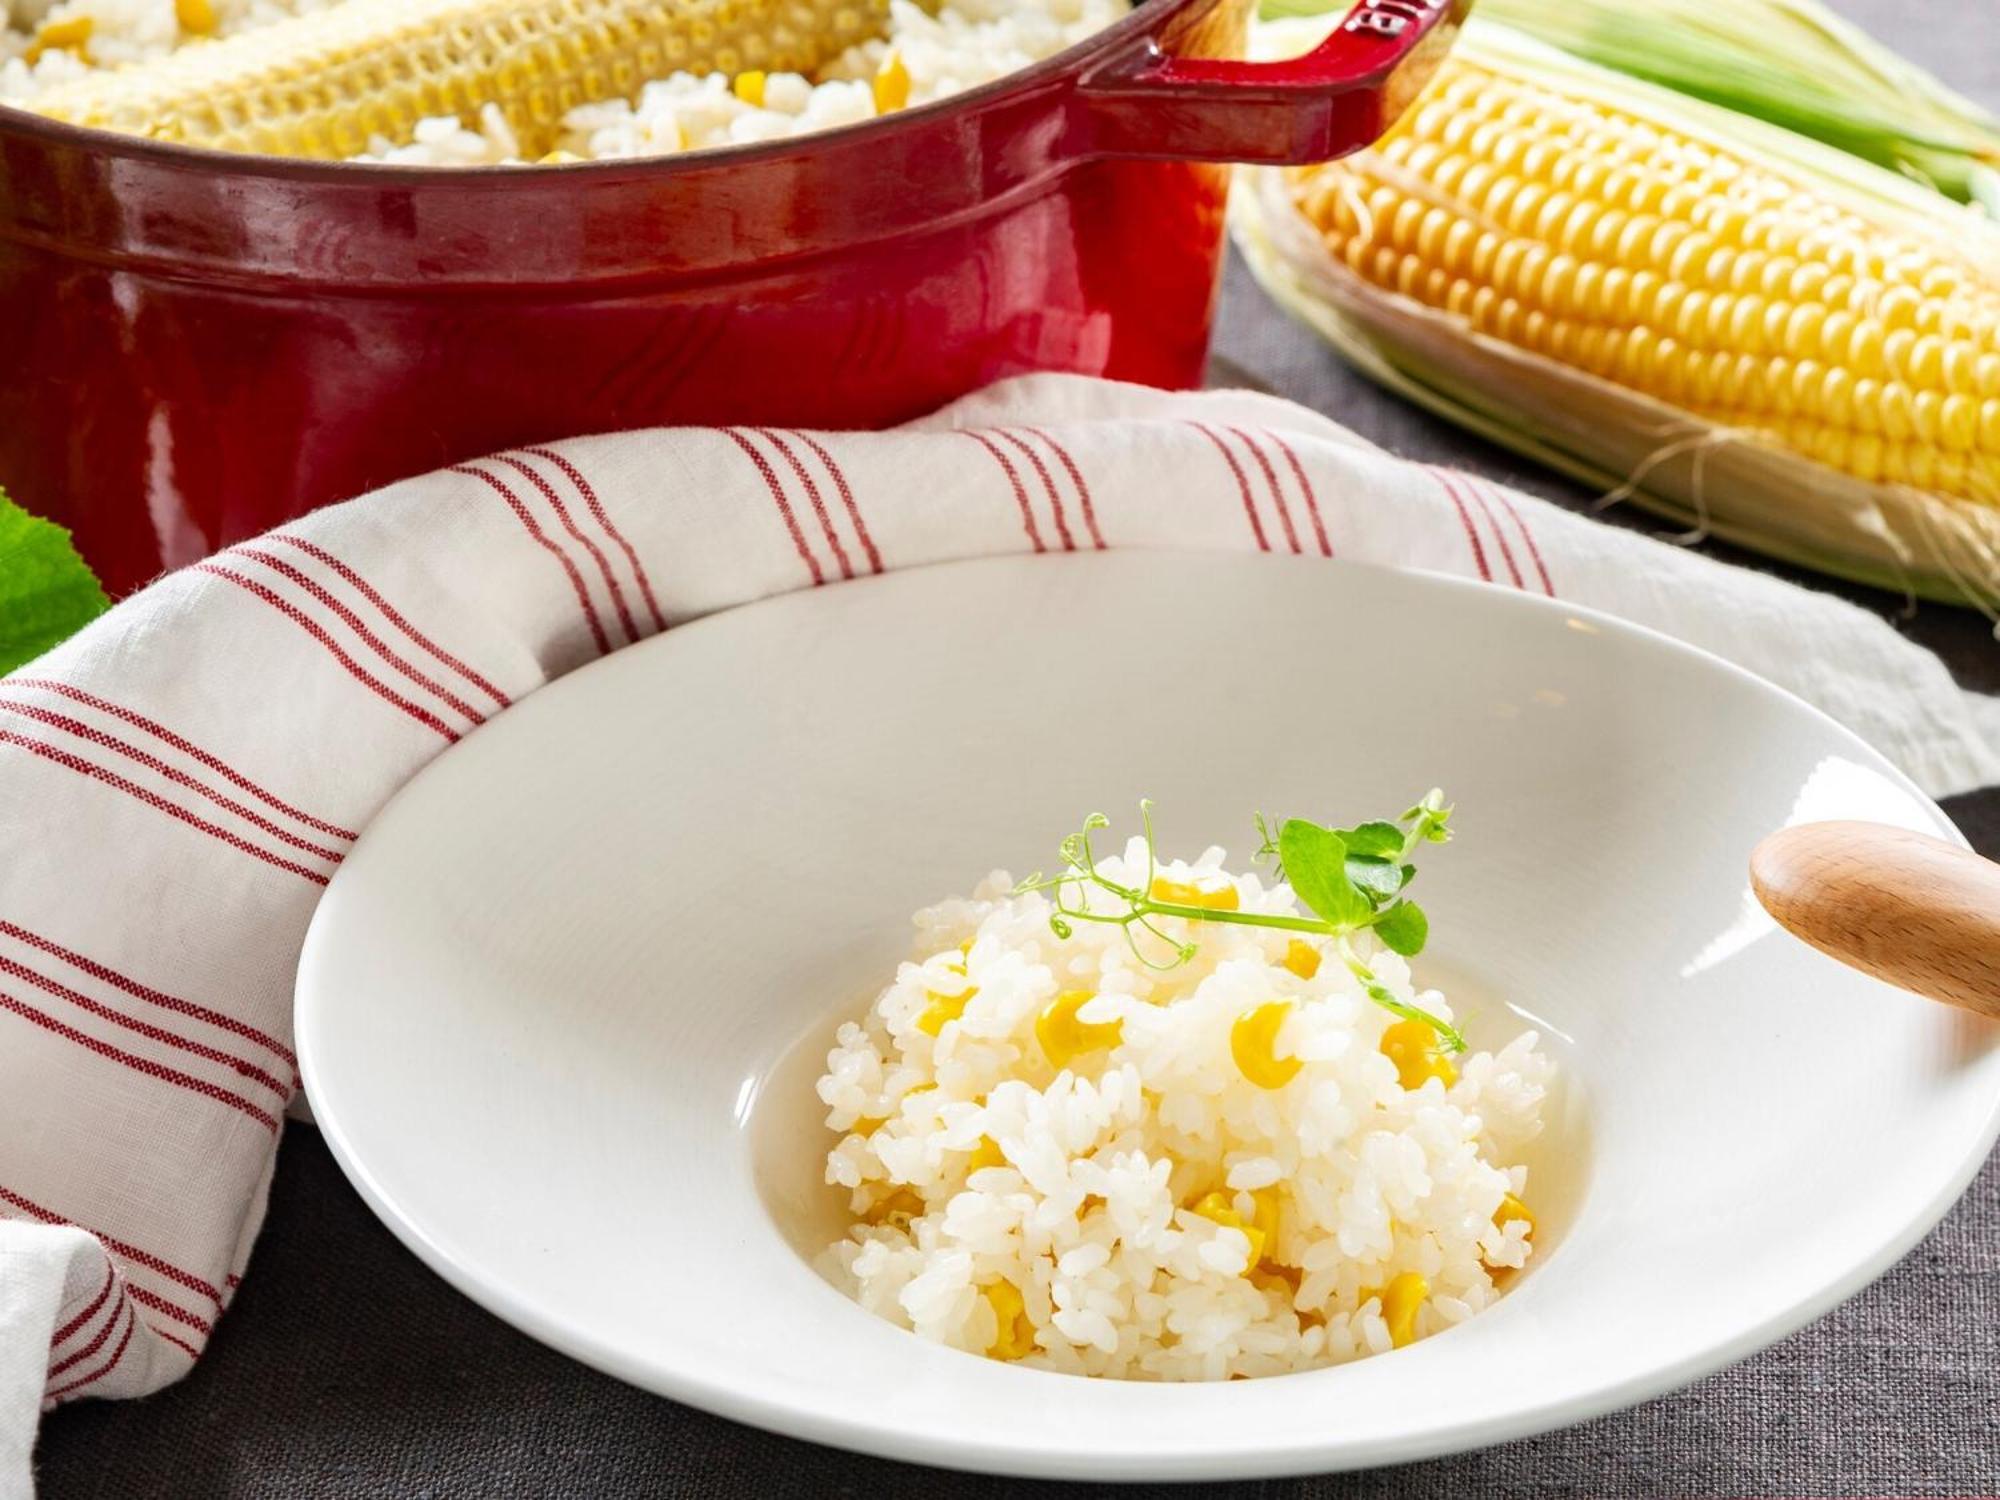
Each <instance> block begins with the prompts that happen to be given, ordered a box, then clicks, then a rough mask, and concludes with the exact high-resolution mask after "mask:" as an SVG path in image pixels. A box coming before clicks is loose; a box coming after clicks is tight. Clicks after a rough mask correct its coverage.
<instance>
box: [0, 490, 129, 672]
mask: <svg viewBox="0 0 2000 1500" xmlns="http://www.w3.org/2000/svg"><path fill="white" fill-rule="evenodd" d="M109 608H111V601H110V600H109V599H107V598H105V596H104V589H103V588H102V586H100V585H99V583H98V581H97V579H96V577H95V575H93V574H92V573H91V571H90V569H89V568H88V567H86V566H85V565H84V561H83V559H82V558H80V557H78V556H77V555H76V548H75V547H74V546H72V545H71V544H70V539H69V533H68V532H67V531H64V530H63V529H62V527H60V526H57V525H56V524H55V523H54V522H52V521H42V520H38V519H36V518H35V517H34V516H31V515H29V514H28V513H27V512H26V511H25V510H22V509H21V507H20V506H18V505H16V504H15V503H14V502H13V501H11V500H9V499H8V498H7V496H6V493H5V492H4V491H0V673H6V672H11V671H13V670H14V668H16V667H18V666H20V665H21V664H22V663H23V662H29V661H33V660H34V659H35V658H36V657H38V656H40V655H41V654H42V653H43V652H44V651H47V650H48V649H50V648H51V647H52V646H58V645H60V644H61V643H62V642H64V641H66V640H68V639H69V637H71V636H72V635H75V634H76V632H77V631H79V630H81V629H82V628H83V627H84V626H86V625H88V624H89V623H90V622H91V621H92V620H94V619H96V618H97V617H98V616H99V615H101V614H103V613H104V611H106V610H107V609H109Z"/></svg>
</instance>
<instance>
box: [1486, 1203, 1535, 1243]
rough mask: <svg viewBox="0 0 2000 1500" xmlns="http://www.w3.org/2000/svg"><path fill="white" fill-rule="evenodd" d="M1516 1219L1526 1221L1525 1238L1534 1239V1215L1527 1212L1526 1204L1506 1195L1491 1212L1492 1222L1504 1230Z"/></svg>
mask: <svg viewBox="0 0 2000 1500" xmlns="http://www.w3.org/2000/svg"><path fill="white" fill-rule="evenodd" d="M1516 1219H1523V1220H1526V1221H1527V1225H1528V1234H1527V1238H1529V1239H1533V1238H1534V1237H1535V1216H1534V1214H1533V1213H1532V1212H1530V1211H1529V1208H1528V1205H1527V1204H1525V1203H1523V1202H1522V1201H1521V1200H1520V1199H1519V1198H1516V1197H1515V1196H1514V1195H1513V1194H1512V1193H1508V1194H1507V1195H1506V1196H1505V1197H1503V1198H1502V1199H1501V1200H1500V1206H1499V1207H1498V1208H1496V1209H1494V1210H1493V1222H1494V1223H1495V1224H1498V1225H1499V1226H1500V1227H1501V1228H1502V1229H1505V1228H1506V1227H1507V1226H1508V1225H1509V1224H1512V1223H1513V1222H1514V1221H1515V1220H1516Z"/></svg>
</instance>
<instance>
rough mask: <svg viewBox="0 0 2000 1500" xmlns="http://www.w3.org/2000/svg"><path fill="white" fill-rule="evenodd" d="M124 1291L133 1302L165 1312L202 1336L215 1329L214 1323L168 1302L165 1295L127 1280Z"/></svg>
mask: <svg viewBox="0 0 2000 1500" xmlns="http://www.w3.org/2000/svg"><path fill="white" fill-rule="evenodd" d="M125 1292H126V1295H128V1296H129V1297H131V1298H132V1300H133V1301H134V1302H137V1303H139V1304H140V1305H141V1306H144V1307H150V1308H152V1309H153V1311H154V1312H163V1313H165V1314H166V1315H167V1316H168V1317H170V1318H172V1319H173V1320H174V1321H175V1322H176V1323H179V1324H182V1325H183V1326H185V1327H188V1328H192V1329H193V1330H194V1331H195V1332H196V1333H199V1334H201V1335H202V1337H204V1338H206V1337H207V1336H208V1335H209V1334H211V1333H213V1332H214V1331H215V1325H214V1324H213V1323H211V1322H209V1321H208V1319H206V1318H200V1317H196V1316H195V1315H194V1314H193V1313H191V1312H189V1311H188V1310H187V1309H186V1308H185V1307H182V1306H181V1305H180V1304H179V1303H178V1302H169V1301H168V1300H167V1299H166V1298H165V1297H162V1296H160V1295H159V1294H158V1293H156V1292H149V1291H147V1290H146V1289H145V1288H144V1287H142V1286H133V1285H131V1284H130V1283H129V1282H128V1283H127V1284H126V1287H125ZM147 1326H148V1327H150V1326H152V1325H150V1324H148V1325H147Z"/></svg>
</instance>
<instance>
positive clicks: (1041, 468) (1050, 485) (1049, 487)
mask: <svg viewBox="0 0 2000 1500" xmlns="http://www.w3.org/2000/svg"><path fill="white" fill-rule="evenodd" d="M993 435H994V436H995V437H997V438H999V439H1001V440H1002V441H1003V442H1008V443H1012V444H1013V445H1014V446H1015V447H1016V448H1018V449H1020V450H1021V453H1022V456H1023V457H1025V458H1026V459H1027V460H1028V462H1029V463H1030V464H1032V465H1033V466H1034V470H1035V477H1036V478H1037V479H1039V480H1041V482H1042V489H1043V490H1044V491H1045V492H1046V493H1047V495H1048V497H1049V512H1050V514H1052V515H1053V516H1054V517H1055V518H1056V535H1057V536H1058V537H1060V538H1061V539H1062V549H1063V551H1065V552H1074V551H1076V538H1075V537H1073V536H1071V535H1070V534H1069V518H1068V517H1067V516H1065V515H1064V514H1063V503H1062V491H1061V490H1059V489H1057V488H1056V482H1055V480H1054V479H1052V478H1050V477H1049V467H1048V465H1047V464H1045V463H1043V462H1042V456H1041V454H1039V453H1037V452H1036V451H1035V450H1034V449H1033V448H1030V447H1029V446H1028V445H1027V444H1026V443H1024V442H1023V441H1022V440H1021V439H1020V438H1018V437H1016V436H1015V435H1014V434H1013V433H1011V432H1008V431H1006V430H1005V429H1003V428H995V429H994V430H993Z"/></svg>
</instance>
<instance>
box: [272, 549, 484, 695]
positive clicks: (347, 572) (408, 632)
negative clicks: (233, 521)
mask: <svg viewBox="0 0 2000 1500" xmlns="http://www.w3.org/2000/svg"><path fill="white" fill-rule="evenodd" d="M264 540H265V541H267V542H282V543H284V544H285V545H286V546H288V547H295V548H297V549H298V550H299V551H300V552H303V553H304V554H305V555H306V556H307V557H310V558H311V559H313V561H315V562H317V563H320V564H322V565H324V566H325V567H326V568H328V569H329V570H330V571H332V572H333V573H334V574H335V575H336V576H337V577H338V578H340V580H341V581H342V582H344V583H345V584H346V585H347V586H348V587H349V588H351V589H353V590H354V592H355V593H357V594H359V595H360V596H361V597H362V598H364V599H366V600H367V601H368V602H369V603H370V604H372V605H374V606H375V608H376V609H377V610H378V611H379V612H380V613H381V616H382V618H383V619H385V620H387V621H388V622H389V623H390V624H391V625H393V626H394V627H395V628H396V630H397V631H398V632H399V633H400V634H401V635H402V637H403V638H404V639H405V640H407V641H408V642H409V643H410V644H411V645H413V646H415V647H416V648H417V649H418V650H419V651H421V652H423V653H424V654H425V655H426V656H428V657H430V659H431V660H432V661H434V662H436V663H437V664H438V665H439V666H443V667H449V668H451V670H452V671H454V672H456V673H458V675H459V676H460V677H462V678H464V679H465V680H466V681H467V682H469V683H471V684H472V686H474V687H476V688H478V689H479V691H480V692H482V693H484V694H485V695H486V696H487V697H489V698H491V699H492V700H493V704H494V707H496V708H511V707H513V705H514V700H513V699H512V698H509V697H508V696H507V695H506V694H505V693H503V692H501V691H500V689H498V688H497V687H495V686H494V685H493V684H492V683H490V682H488V681H487V680H486V679H485V678H484V677H482V676H481V675H480V674H479V673H477V672H475V671H473V670H472V668H470V667H468V666H467V665H466V664H465V663H464V662H462V661H460V660H459V659H458V658H457V657H455V656H453V655H452V654H451V653H450V652H449V651H447V650H445V649H444V648H443V647H442V646H440V645H438V644H437V642H435V641H433V640H432V639H431V638H430V637H429V636H427V635H425V634H424V633H423V632H422V631H421V630H419V629H417V627H416V626H414V625H412V624H411V623H410V622H409V621H408V620H406V619H404V618H403V616H402V614H401V612H400V611H398V610H397V608H396V607H395V606H394V605H393V604H391V603H390V602H389V601H388V600H387V599H385V598H383V597H382V594H381V591H380V590H378V589H377V588H376V587H375V585H374V584H372V583H370V582H369V581H368V580H367V579H365V578H363V577H362V576H361V575H360V574H359V573H357V572H355V571H354V569H352V568H351V567H349V566H348V565H347V564H346V563H344V562H342V561H341V560H340V559H339V558H337V557H335V556H334V555H333V554H332V553H331V552H328V551H327V550H326V549H325V548H324V547H316V546H314V545H313V544H312V543H311V542H308V541H304V540H302V539H301V538H299V537H295V536H288V535H286V534H285V533H284V532H282V531H274V532H272V533H271V534H270V535H269V536H266V537H265V538H264Z"/></svg>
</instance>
